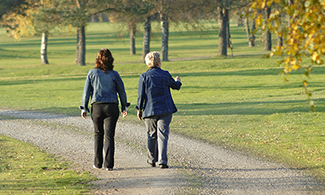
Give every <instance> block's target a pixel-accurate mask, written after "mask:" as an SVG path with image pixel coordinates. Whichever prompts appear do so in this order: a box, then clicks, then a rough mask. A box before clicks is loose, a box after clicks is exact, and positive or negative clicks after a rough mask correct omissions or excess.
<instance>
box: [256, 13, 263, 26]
mask: <svg viewBox="0 0 325 195" xmlns="http://www.w3.org/2000/svg"><path fill="white" fill-rule="evenodd" d="M255 22H256V25H257V26H258V27H261V26H262V25H263V17H262V15H258V16H257V18H256V20H255Z"/></svg>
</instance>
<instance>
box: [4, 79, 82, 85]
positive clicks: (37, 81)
mask: <svg viewBox="0 0 325 195" xmlns="http://www.w3.org/2000/svg"><path fill="white" fill-rule="evenodd" d="M80 80H83V81H84V80H86V77H80V78H60V79H35V80H33V79H22V80H14V81H4V80H2V81H0V85H3V86H5V85H26V84H39V83H51V82H53V83H58V82H64V81H80Z"/></svg>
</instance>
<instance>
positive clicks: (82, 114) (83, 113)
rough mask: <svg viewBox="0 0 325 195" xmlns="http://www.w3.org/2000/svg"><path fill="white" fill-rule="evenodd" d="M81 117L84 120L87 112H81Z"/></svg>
mask: <svg viewBox="0 0 325 195" xmlns="http://www.w3.org/2000/svg"><path fill="white" fill-rule="evenodd" d="M81 116H82V118H84V119H86V116H87V112H86V111H84V110H81Z"/></svg>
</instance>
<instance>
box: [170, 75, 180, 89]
mask: <svg viewBox="0 0 325 195" xmlns="http://www.w3.org/2000/svg"><path fill="white" fill-rule="evenodd" d="M167 77H168V86H169V87H170V88H172V89H177V90H180V88H181V86H182V83H181V82H180V81H175V79H173V77H172V75H170V74H169V73H168V76H167Z"/></svg>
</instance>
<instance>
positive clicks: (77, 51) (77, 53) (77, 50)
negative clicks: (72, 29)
mask: <svg viewBox="0 0 325 195" xmlns="http://www.w3.org/2000/svg"><path fill="white" fill-rule="evenodd" d="M78 59H79V30H78V29H77V47H76V57H75V60H74V61H75V63H76V64H78Z"/></svg>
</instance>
